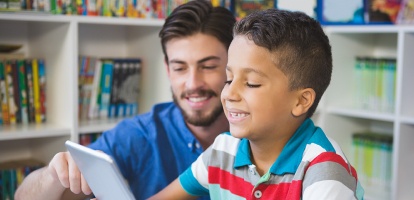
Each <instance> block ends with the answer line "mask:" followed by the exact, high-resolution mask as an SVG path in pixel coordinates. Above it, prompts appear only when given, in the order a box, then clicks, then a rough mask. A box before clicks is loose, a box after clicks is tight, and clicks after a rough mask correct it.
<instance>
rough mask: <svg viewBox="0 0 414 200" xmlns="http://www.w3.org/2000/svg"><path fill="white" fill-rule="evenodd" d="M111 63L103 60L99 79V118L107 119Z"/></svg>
mask: <svg viewBox="0 0 414 200" xmlns="http://www.w3.org/2000/svg"><path fill="white" fill-rule="evenodd" d="M112 69H113V61H112V60H104V61H103V65H102V77H101V104H100V106H99V116H100V117H101V118H108V111H109V101H110V97H111V86H112V85H111V83H112V71H113V70H112Z"/></svg>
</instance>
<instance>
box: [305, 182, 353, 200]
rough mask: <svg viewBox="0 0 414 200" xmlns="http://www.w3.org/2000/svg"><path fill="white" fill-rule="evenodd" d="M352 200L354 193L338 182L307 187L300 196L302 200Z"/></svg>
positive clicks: (317, 183)
mask: <svg viewBox="0 0 414 200" xmlns="http://www.w3.org/2000/svg"><path fill="white" fill-rule="evenodd" d="M320 199H335V200H351V199H352V200H353V199H355V196H354V192H353V191H352V190H350V189H349V188H348V187H346V186H345V185H344V184H342V183H341V182H339V181H335V180H324V181H319V182H316V183H313V184H312V185H310V186H308V187H307V188H306V189H305V191H304V193H303V196H302V200H320Z"/></svg>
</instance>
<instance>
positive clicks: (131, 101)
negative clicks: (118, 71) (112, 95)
mask: <svg viewBox="0 0 414 200" xmlns="http://www.w3.org/2000/svg"><path fill="white" fill-rule="evenodd" d="M126 63H127V65H126V67H125V68H123V75H122V82H121V83H120V87H119V95H118V102H117V104H118V106H119V115H120V116H130V115H133V114H135V113H136V112H137V109H138V95H139V90H140V84H139V79H140V74H141V60H140V59H128V60H126Z"/></svg>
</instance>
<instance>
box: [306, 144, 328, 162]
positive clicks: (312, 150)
mask: <svg viewBox="0 0 414 200" xmlns="http://www.w3.org/2000/svg"><path fill="white" fill-rule="evenodd" d="M324 152H326V150H325V149H324V148H322V147H321V146H320V145H318V144H315V143H311V144H307V145H306V148H305V151H304V152H303V158H302V161H309V162H311V161H312V160H313V159H315V158H316V156H319V155H320V154H321V153H324Z"/></svg>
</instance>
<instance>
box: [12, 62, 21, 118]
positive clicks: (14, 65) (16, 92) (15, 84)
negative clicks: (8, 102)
mask: <svg viewBox="0 0 414 200" xmlns="http://www.w3.org/2000/svg"><path fill="white" fill-rule="evenodd" d="M10 63H11V68H12V74H13V95H14V97H13V98H14V103H15V105H16V112H15V116H16V123H21V122H22V114H21V105H20V85H19V69H18V66H17V60H10Z"/></svg>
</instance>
